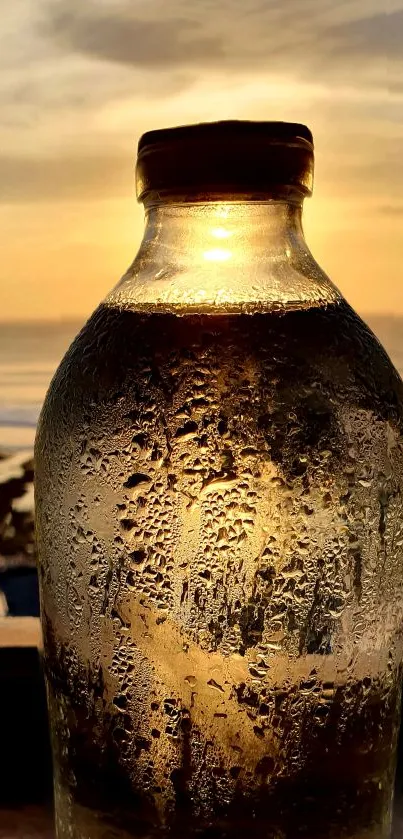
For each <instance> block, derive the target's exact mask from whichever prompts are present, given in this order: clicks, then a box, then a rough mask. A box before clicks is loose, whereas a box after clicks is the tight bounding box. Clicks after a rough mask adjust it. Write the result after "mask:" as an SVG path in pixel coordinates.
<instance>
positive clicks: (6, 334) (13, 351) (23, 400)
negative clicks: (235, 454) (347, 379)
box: [0, 315, 403, 451]
mask: <svg viewBox="0 0 403 839" xmlns="http://www.w3.org/2000/svg"><path fill="white" fill-rule="evenodd" d="M363 317H364V320H366V322H367V323H368V324H369V326H370V327H371V329H372V330H373V331H374V332H375V334H376V335H377V336H378V338H379V340H380V341H381V342H382V344H383V345H384V347H385V349H386V350H387V352H388V353H389V355H390V357H391V359H392V361H393V363H394V365H395V367H397V369H398V370H399V373H400V374H401V375H402V376H403V317H393V316H378V315H377V316H374V315H367V316H365V315H363ZM81 325H82V322H73V321H60V322H32V323H3V324H0V451H15V450H19V449H30V448H32V446H33V444H34V438H35V428H36V424H37V421H38V416H39V412H40V409H41V405H42V402H43V400H44V397H45V394H46V391H47V388H48V386H49V384H50V381H51V378H52V376H53V373H54V371H55V370H56V368H57V366H58V364H59V362H60V360H61V359H62V357H63V355H64V353H65V352H66V350H67V348H68V346H69V345H70V343H71V341H72V339H73V338H74V336H75V335H76V334H77V332H78V331H79V329H80V327H81Z"/></svg>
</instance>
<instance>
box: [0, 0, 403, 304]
mask: <svg viewBox="0 0 403 839" xmlns="http://www.w3.org/2000/svg"><path fill="white" fill-rule="evenodd" d="M383 5H384V4H382V3H380V2H379V0H350V2H341V0H93V1H92V2H91V0H5V2H4V3H3V4H2V22H1V43H0V65H1V72H0V104H1V111H0V113H1V117H0V120H1V129H2V130H1V152H0V184H1V187H0V201H1V204H0V230H1V248H2V261H1V273H0V283H1V299H2V301H3V306H2V312H1V316H0V319H1V320H4V319H9V320H11V319H28V318H59V317H71V316H80V317H82V316H85V315H87V314H89V312H90V311H91V310H92V309H93V308H94V307H95V306H96V305H97V303H98V302H99V301H100V299H101V298H102V297H103V296H104V294H105V293H106V292H107V291H108V289H109V288H111V287H112V286H113V285H114V284H115V282H116V281H117V279H118V278H119V276H120V275H121V274H122V273H123V272H124V270H125V268H126V267H127V265H128V263H129V262H131V261H132V258H133V256H134V254H135V251H136V250H137V246H138V243H139V239H140V236H141V232H142V225H143V222H142V211H141V208H140V207H139V206H138V205H137V204H136V200H135V196H134V161H135V153H136V144H137V140H138V138H139V136H140V134H141V133H143V132H144V131H146V130H148V129H151V128H157V127H162V126H169V125H177V124H180V123H186V122H198V121H204V120H215V119H226V118H231V119H232V118H244V119H259V120H264V119H284V120H292V121H300V122H306V123H307V124H308V125H309V126H310V128H311V129H312V130H313V133H314V138H315V144H316V183H315V190H314V196H313V198H312V199H311V200H310V201H307V202H306V208H305V231H306V236H307V239H308V243H309V245H310V247H311V249H312V251H313V253H314V255H315V257H316V259H317V260H318V261H319V262H320V263H321V265H322V266H323V267H324V269H325V270H326V271H327V272H328V273H329V274H330V275H331V277H332V279H333V280H334V281H335V282H336V284H337V285H338V286H339V287H340V289H341V290H342V291H343V293H344V294H345V295H346V296H347V298H348V299H349V301H350V302H351V303H352V304H353V305H354V306H355V307H356V308H357V309H359V311H360V312H362V313H366V312H392V313H403V293H402V280H403V270H402V262H403V165H402V156H403V48H402V42H403V0H389V3H387V4H386V6H385V9H386V8H387V10H388V13H386V11H381V8H382V6H383Z"/></svg>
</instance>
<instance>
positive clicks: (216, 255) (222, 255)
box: [203, 248, 232, 262]
mask: <svg viewBox="0 0 403 839" xmlns="http://www.w3.org/2000/svg"><path fill="white" fill-rule="evenodd" d="M203 256H204V259H206V260H207V262H225V261H226V260H227V259H230V257H231V256H232V252H231V251H229V250H226V248H212V249H211V250H209V251H204V253H203Z"/></svg>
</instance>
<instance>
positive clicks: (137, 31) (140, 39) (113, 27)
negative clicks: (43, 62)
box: [47, 4, 223, 67]
mask: <svg viewBox="0 0 403 839" xmlns="http://www.w3.org/2000/svg"><path fill="white" fill-rule="evenodd" d="M70 8H71V7H70V4H68V6H67V7H66V10H65V11H64V10H62V9H61V8H60V9H59V10H57V9H56V7H55V9H56V11H55V13H54V14H53V15H51V16H50V19H49V21H48V24H47V25H48V27H49V32H50V33H51V34H52V35H53V36H54V37H55V38H56V39H57V40H58V42H59V43H61V44H63V46H64V47H65V48H67V49H70V50H77V51H78V52H81V53H84V54H86V55H88V56H91V57H93V58H97V59H101V60H103V61H111V62H116V63H118V64H128V65H132V66H139V65H140V66H143V67H163V66H166V65H178V64H188V63H190V62H191V63H200V62H202V61H205V60H209V59H214V60H217V59H220V58H221V57H222V55H223V42H222V38H220V37H217V36H213V35H211V36H210V35H200V34H199V32H200V28H201V27H200V24H198V23H196V22H193V21H191V20H186V19H182V18H168V19H162V20H158V21H151V20H141V19H136V18H133V17H131V16H130V15H128V14H127V13H123V14H119V15H116V14H113V12H112V10H111V11H109V12H103V11H102V10H101V11H100V13H99V14H95V10H94V9H93V10H92V13H90V14H87V13H86V12H85V11H84V12H83V11H82V12H81V13H80V14H79V15H77V14H75V13H74V12H71V11H70Z"/></svg>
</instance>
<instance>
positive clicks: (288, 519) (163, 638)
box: [36, 122, 403, 839]
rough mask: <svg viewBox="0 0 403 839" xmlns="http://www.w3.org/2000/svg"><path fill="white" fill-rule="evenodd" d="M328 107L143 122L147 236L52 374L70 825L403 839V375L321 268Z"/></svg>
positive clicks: (54, 627)
mask: <svg viewBox="0 0 403 839" xmlns="http://www.w3.org/2000/svg"><path fill="white" fill-rule="evenodd" d="M312 173H313V146H312V137H311V134H310V132H309V130H308V129H307V128H306V127H305V126H301V125H296V124H291V123H290V124H288V123H270V122H267V123H246V122H229V123H225V122H224V123H216V124H205V125H198V126H188V127H183V128H177V129H168V130H163V131H156V132H150V133H149V134H146V135H145V136H144V137H143V138H142V140H141V141H140V146H139V156H138V163H137V188H138V196H139V199H140V200H141V201H143V202H144V204H145V209H146V226H145V233H144V238H143V241H142V243H141V246H140V250H139V253H138V255H137V256H136V258H135V260H134V262H133V264H132V265H131V267H130V268H129V270H128V271H127V273H126V274H125V275H124V277H123V278H122V280H121V281H120V283H119V284H118V285H117V287H116V288H115V289H114V290H113V291H112V292H111V293H110V295H109V296H108V297H107V298H106V300H105V301H104V302H103V303H102V304H101V306H100V307H99V308H98V309H97V311H96V312H95V314H94V315H93V316H92V317H91V318H90V320H89V321H88V323H87V324H86V326H84V328H83V330H82V331H81V333H80V334H79V336H78V337H77V338H76V340H75V342H74V343H73V345H72V346H71V348H70V350H69V351H68V353H67V355H66V357H65V359H64V360H63V362H62V364H61V366H60V368H59V370H58V371H57V373H56V375H55V377H54V379H53V382H52V385H51V387H50V390H49V393H48V396H47V399H46V402H45V405H44V408H43V412H42V416H41V420H40V425H39V429H38V435H37V442H36V469H37V485H36V499H37V534H38V546H39V555H40V572H41V587H42V622H43V631H44V643H45V659H46V673H47V683H48V693H49V709H50V719H51V727H52V737H53V750H54V773H55V795H56V824H57V837H58V839H107V837H108V839H111V838H112V837H114V839H127V837H136V839H137V837H142V839H146V837H147V839H149V837H152V839H163V837H164V839H165V838H168V837H170V839H191V837H199V839H201V837H203V839H207V837H209V839H213V837H216V839H218V837H220V839H224V837H225V839H235V837H242V839H245V837H249V839H297V838H298V837H305V839H341V837H343V839H344V838H345V839H387V837H389V836H390V829H391V828H390V820H391V801H392V789H393V781H394V773H395V753H396V740H397V733H398V727H399V703H400V684H401V662H402V639H401V635H402V616H403V557H402V544H403V520H402V516H401V488H402V474H403V466H402V460H403V455H402V436H401V428H402V413H403V409H402V406H403V390H402V382H401V380H400V378H399V376H398V374H397V373H396V371H395V370H394V368H393V366H392V365H391V362H390V361H389V359H388V357H387V356H386V354H385V352H384V351H383V349H382V347H381V346H380V344H379V343H378V341H377V340H376V339H375V337H374V336H373V335H372V333H371V332H370V331H369V329H368V328H367V326H366V325H365V324H364V323H363V322H362V321H361V320H360V319H359V318H358V317H357V315H356V314H355V313H354V312H353V311H352V309H351V308H350V306H349V305H348V304H347V303H346V301H345V300H344V299H343V297H342V296H341V294H340V292H339V291H338V290H337V289H336V288H335V286H334V285H332V283H331V282H330V281H329V279H328V278H327V277H326V275H325V274H324V273H323V271H322V270H321V269H320V268H319V267H318V265H317V264H316V262H315V261H314V259H313V257H312V255H311V253H310V251H309V249H308V247H307V245H306V242H305V240H304V236H303V232H302V227H301V210H302V202H303V199H304V197H305V196H307V195H310V193H311V188H312Z"/></svg>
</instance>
